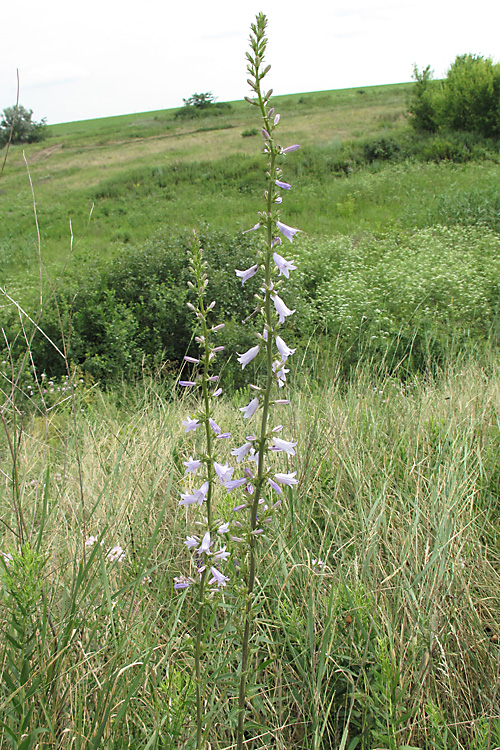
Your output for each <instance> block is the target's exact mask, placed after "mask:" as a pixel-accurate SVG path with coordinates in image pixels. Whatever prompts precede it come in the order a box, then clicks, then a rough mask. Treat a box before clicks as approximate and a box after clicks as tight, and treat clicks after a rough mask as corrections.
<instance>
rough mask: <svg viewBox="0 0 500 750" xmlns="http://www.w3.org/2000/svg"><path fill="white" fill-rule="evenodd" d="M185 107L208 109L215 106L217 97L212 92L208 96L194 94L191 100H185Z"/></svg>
mask: <svg viewBox="0 0 500 750" xmlns="http://www.w3.org/2000/svg"><path fill="white" fill-rule="evenodd" d="M182 101H183V102H184V106H185V107H198V109H207V108H208V107H210V106H211V105H212V104H215V96H214V95H213V94H212V92H211V91H207V93H206V94H193V95H192V96H190V97H189V99H183V100H182Z"/></svg>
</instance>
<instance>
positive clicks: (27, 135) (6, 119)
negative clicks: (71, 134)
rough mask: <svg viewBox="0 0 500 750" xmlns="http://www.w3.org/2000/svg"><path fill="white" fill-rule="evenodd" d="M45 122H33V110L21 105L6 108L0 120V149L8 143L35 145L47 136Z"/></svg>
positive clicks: (44, 119) (43, 120)
mask: <svg viewBox="0 0 500 750" xmlns="http://www.w3.org/2000/svg"><path fill="white" fill-rule="evenodd" d="M46 123H47V121H46V118H45V117H44V118H43V119H42V120H40V122H36V121H35V120H33V110H32V109H25V108H24V107H22V106H21V105H17V106H16V105H14V106H13V107H6V108H5V109H4V111H3V115H2V119H1V120H0V148H2V146H5V145H6V144H7V143H9V140H10V142H11V143H36V142H38V141H41V140H43V139H44V138H45V136H46V134H47V130H46V127H47V125H46Z"/></svg>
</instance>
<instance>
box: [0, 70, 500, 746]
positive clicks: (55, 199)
mask: <svg viewBox="0 0 500 750" xmlns="http://www.w3.org/2000/svg"><path fill="white" fill-rule="evenodd" d="M410 90H411V85H410V84H403V85H397V86H396V85H395V86H385V87H372V88H366V89H355V90H343V91H333V92H317V93H313V94H297V95H295V96H290V97H279V96H277V97H275V98H274V100H273V104H274V106H275V107H276V108H277V109H279V111H280V112H281V114H282V119H283V126H282V128H281V130H280V137H281V138H283V142H284V143H285V141H286V143H287V144H288V143H300V144H301V150H300V151H299V152H297V154H294V155H293V159H292V156H291V155H290V156H287V160H286V164H285V167H284V169H285V177H286V178H287V179H288V178H289V179H290V181H291V182H293V188H292V190H291V191H290V194H289V195H287V199H286V217H287V219H286V220H289V221H290V224H293V226H294V227H300V228H301V230H303V231H302V233H301V234H299V235H297V237H296V238H295V239H294V243H293V246H292V247H291V248H290V246H288V245H287V248H286V250H287V257H293V260H294V261H295V263H296V264H297V270H296V271H295V275H294V277H293V279H292V278H291V279H290V283H289V286H288V289H287V295H288V296H285V300H286V301H288V303H289V304H290V306H293V307H294V308H296V310H297V312H296V315H295V317H294V319H293V322H292V323H288V324H287V328H286V330H285V333H286V338H287V341H289V343H291V344H293V346H296V347H297V353H296V355H295V359H296V361H295V362H294V372H293V373H291V374H290V376H289V382H288V383H287V387H286V388H285V389H283V390H285V391H286V397H287V398H289V399H290V402H291V407H289V408H288V410H287V411H283V416H282V417H281V419H282V422H283V430H284V431H285V432H286V433H287V434H289V435H293V436H295V437H296V438H298V437H299V436H300V450H299V449H297V455H296V456H293V458H292V457H291V456H289V455H288V454H287V455H285V456H283V454H279V455H278V456H277V458H276V465H277V467H278V468H279V469H280V471H283V472H287V471H290V470H291V469H293V470H294V471H296V472H297V479H298V484H297V486H296V487H295V488H292V487H285V488H284V491H283V501H282V506H281V510H280V512H279V514H276V516H275V517H273V520H272V522H271V523H270V526H269V528H268V529H266V534H265V536H264V541H263V543H262V546H261V561H260V567H259V573H258V577H257V582H256V588H255V593H254V602H255V604H254V606H255V609H256V612H258V618H256V620H255V622H254V633H253V639H252V643H253V645H254V646H255V647H256V648H257V647H258V650H256V651H255V655H254V656H253V657H252V663H251V679H250V684H249V686H248V696H247V700H246V710H247V714H248V717H249V725H248V726H249V734H248V735H247V736H246V737H245V746H246V747H249V748H276V749H277V750H284V749H285V748H287V749H290V748H293V750H299V749H300V750H302V749H304V750H320V749H323V750H330V748H340V750H355V748H360V749H363V750H377V749H378V750H381V749H382V748H383V749H387V750H417V749H418V750H430V749H432V750H494V748H497V747H498V746H500V699H499V696H498V679H499V670H500V650H499V649H500V629H499V627H498V623H499V620H500V606H499V600H498V586H499V571H500V539H499V537H498V520H499V493H500V459H499V455H500V452H499V448H500V368H499V359H498V349H497V346H498V321H499V318H498V311H499V301H500V294H499V293H500V287H499V278H500V275H499V271H500V268H499V263H500V260H499V258H500V253H499V250H500V234H499V233H500V222H499V218H498V217H499V215H500V214H499V208H500V190H499V188H498V169H499V167H498V158H499V157H498V148H497V147H496V146H495V144H494V143H491V142H486V141H484V140H481V139H478V138H473V137H471V136H467V135H463V136H460V137H453V136H451V135H449V134H447V135H444V134H440V135H439V136H438V137H436V138H424V137H419V138H417V137H416V136H415V135H414V134H413V133H412V131H411V128H410V127H409V125H408V122H407V120H406V118H405V114H404V113H405V110H406V106H407V105H406V102H407V97H408V95H409V92H410ZM174 115H175V112H174V111H161V112H151V113H143V114H136V115H126V116H123V117H116V118H108V119H105V120H93V121H88V122H81V123H68V124H64V125H53V126H50V129H49V133H48V138H47V140H46V141H44V142H43V143H41V144H33V145H30V146H28V147H27V148H25V155H26V161H27V163H28V165H29V174H30V176H31V182H32V185H33V190H34V195H35V199H36V212H37V218H38V227H39V231H40V243H38V238H37V228H36V225H35V222H34V213H33V201H32V195H31V188H30V182H29V180H28V177H27V171H26V164H25V162H24V159H23V157H22V153H21V149H20V148H19V147H12V149H11V153H10V154H9V159H8V161H7V165H6V167H5V171H4V174H3V176H2V179H1V180H0V192H1V198H2V201H1V204H0V263H1V267H2V283H1V286H2V287H3V288H4V289H5V292H6V293H7V295H8V296H6V295H5V294H4V295H3V300H2V303H1V305H2V307H1V308H0V309H2V312H3V318H4V321H3V325H2V329H3V332H4V341H3V343H2V344H1V345H0V352H1V355H2V360H1V363H0V378H1V382H2V385H1V391H0V398H1V399H2V400H1V401H0V403H1V411H0V415H1V421H2V432H1V436H0V471H1V475H2V482H1V484H0V519H1V527H0V550H1V551H2V555H1V556H0V592H1V594H0V595H1V596H2V600H3V601H2V608H1V613H0V621H1V622H2V631H1V632H2V635H1V637H0V640H1V649H2V651H1V653H2V660H1V663H0V717H1V718H0V746H1V747H2V748H3V747H5V748H16V750H28V749H31V748H40V750H42V749H43V750H48V749H49V748H61V749H62V748H68V749H69V748H75V749H77V750H80V749H81V750H90V748H94V749H97V748H105V749H106V750H124V749H125V748H134V749H135V748H144V750H167V749H172V750H173V749H174V748H186V749H187V748H191V747H195V745H194V734H195V724H196V690H197V680H196V679H195V678H194V676H193V664H194V650H195V641H196V639H197V627H198V622H199V621H198V617H199V615H198V609H197V607H198V603H197V601H196V597H195V596H193V592H192V591H191V590H190V589H189V588H188V589H184V590H182V589H181V590H178V589H177V590H176V589H175V588H174V586H173V581H174V579H179V577H182V576H183V575H185V574H186V570H187V569H188V566H189V564H190V563H189V554H188V551H187V550H186V546H185V542H184V541H183V540H184V539H185V537H186V535H187V534H192V533H196V523H197V522H196V521H194V522H193V519H192V515H191V514H190V513H188V512H187V509H186V508H184V507H180V506H179V493H180V491H181V487H185V481H186V480H185V469H184V466H185V465H186V463H185V462H186V460H188V457H190V455H191V454H192V453H193V450H196V451H199V452H202V451H203V448H202V446H201V438H200V437H199V436H198V435H196V437H195V438H194V443H193V438H192V436H190V435H186V431H185V430H184V427H183V425H182V420H183V419H185V418H186V415H187V414H193V413H194V412H196V410H197V409H198V408H200V399H197V398H196V397H195V396H193V395H190V394H189V393H188V392H186V391H185V390H183V391H182V392H181V389H179V387H178V378H179V370H180V368H181V363H182V361H183V356H184V355H185V354H188V355H192V354H194V349H193V346H194V343H193V335H194V329H193V325H192V323H191V322H189V320H188V317H187V314H186V302H190V303H191V302H192V299H193V298H192V297H191V296H189V294H190V293H189V290H188V287H187V281H188V280H189V271H188V258H189V239H188V237H189V232H190V230H191V229H192V228H193V226H196V227H197V228H198V229H199V236H200V239H201V242H202V246H203V248H204V252H205V256H206V258H207V260H208V264H209V265H208V275H209V279H208V293H209V294H210V295H212V298H213V299H214V300H216V307H215V310H216V312H217V316H218V318H217V320H220V321H224V322H225V323H226V329H225V331H224V332H223V333H221V339H220V340H221V341H222V342H223V343H224V345H225V346H226V351H225V352H224V353H223V354H220V355H218V361H220V362H221V363H222V372H221V384H222V385H223V388H224V394H223V395H222V396H221V397H219V399H218V400H217V402H216V404H215V406H214V414H213V416H214V419H215V421H216V422H217V423H218V424H224V425H227V429H228V430H230V431H231V433H232V435H233V436H234V437H235V439H236V440H240V442H241V441H243V440H244V439H245V435H246V431H248V427H245V424H246V423H245V422H244V421H243V420H242V417H241V414H240V412H239V411H238V409H241V408H242V407H243V406H244V405H245V403H246V401H247V396H246V388H245V383H246V382H248V379H247V378H246V374H247V372H248V370H250V372H251V377H254V378H256V379H258V378H259V377H260V375H261V371H260V366H258V365H255V367H254V366H253V364H252V365H249V367H248V370H246V371H245V373H244V375H245V380H243V377H242V372H241V369H240V367H239V366H238V364H237V363H235V360H236V357H237V354H238V352H240V351H242V350H244V348H246V346H251V344H252V343H255V337H254V335H253V329H252V321H251V320H250V322H248V321H247V323H245V326H244V325H243V324H242V322H241V321H242V319H244V318H245V319H247V318H249V317H251V315H252V309H253V305H254V301H253V300H254V294H255V293H258V292H259V286H258V284H257V283H256V285H255V286H252V282H249V283H248V285H246V286H245V289H242V286H241V284H240V282H239V280H238V279H237V278H236V277H235V275H234V267H235V266H236V267H238V268H245V267H246V265H244V264H245V263H249V262H251V261H250V259H251V257H252V253H254V252H255V249H256V248H258V240H257V239H256V238H255V237H254V236H253V235H254V233H250V234H246V235H243V234H242V230H244V229H249V228H250V227H251V226H252V225H253V224H254V223H255V221H256V211H257V210H259V207H260V205H259V201H260V196H261V193H262V189H263V182H262V173H263V160H262V156H261V154H259V151H260V150H261V146H262V141H261V136H260V129H259V127H258V123H256V122H255V116H254V112H253V111H252V109H251V108H250V107H248V106H247V105H246V104H245V103H243V102H232V103H231V109H230V110H229V111H228V112H224V113H223V114H221V115H218V116H216V117H215V116H214V117H207V118H202V119H195V120H180V119H178V118H177V119H176V118H175V116H174ZM254 130H256V131H257V132H256V133H253V131H254ZM92 206H94V208H93V210H92V213H91V217H90V220H89V214H90V212H91V207H92ZM70 219H71V228H70V224H69V220H70ZM72 233H73V235H74V240H73V239H72ZM11 300H14V302H12V301H11ZM16 302H17V303H18V304H17V305H16V304H15V303H16ZM19 305H21V306H22V307H23V309H24V310H25V311H26V312H29V315H30V317H29V318H27V317H26V315H25V314H24V313H20V311H19ZM183 367H184V370H183V375H182V376H184V377H187V373H188V369H187V365H186V363H184V365H183ZM219 442H220V443H221V444H222V443H223V442H224V441H219ZM193 445H194V448H193ZM218 460H220V461H221V463H222V462H223V461H229V462H230V461H231V460H233V459H232V458H231V455H230V449H229V447H227V448H225V447H221V448H220V458H219V459H218ZM189 481H190V482H191V481H192V482H194V479H193V480H189ZM219 503H220V508H221V513H224V512H226V511H229V512H231V508H232V505H233V500H231V499H230V497H228V496H227V497H226V495H225V493H224V495H222V494H221V496H220V498H219ZM199 520H200V521H201V520H202V519H201V515H200V519H199ZM237 562H238V561H236V563H235V566H236V567H237ZM218 597H219V598H218V600H217V602H218V603H217V606H214V607H213V611H212V614H211V616H210V618H207V622H206V623H205V628H204V630H203V634H202V640H203V641H204V643H205V645H206V649H207V653H209V654H210V679H209V681H208V682H207V684H206V686H205V689H206V698H207V705H209V706H211V708H210V709H208V708H207V712H208V713H207V716H209V718H210V734H209V738H208V742H207V747H210V748H213V749H214V750H215V749H216V748H217V749H218V750H229V749H230V748H234V747H236V744H235V733H236V727H237V700H238V698H237V696H238V683H237V679H236V676H235V675H236V671H237V670H236V666H235V664H236V662H235V659H236V657H235V654H236V653H237V651H238V648H239V644H240V641H241V629H240V627H241V624H240V621H239V620H238V617H237V615H236V614H235V611H236V610H237V609H238V607H239V606H240V604H241V594H240V593H239V592H238V591H237V590H236V589H232V587H231V586H227V588H224V590H223V592H222V593H219V594H218Z"/></svg>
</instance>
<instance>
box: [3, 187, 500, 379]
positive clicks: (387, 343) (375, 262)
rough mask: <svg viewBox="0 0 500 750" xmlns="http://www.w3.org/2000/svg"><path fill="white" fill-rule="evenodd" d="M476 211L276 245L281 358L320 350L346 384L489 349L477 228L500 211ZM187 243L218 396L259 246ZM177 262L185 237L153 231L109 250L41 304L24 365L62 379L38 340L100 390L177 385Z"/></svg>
mask: <svg viewBox="0 0 500 750" xmlns="http://www.w3.org/2000/svg"><path fill="white" fill-rule="evenodd" d="M483 198H484V196H482V195H476V194H474V193H472V192H471V193H470V194H467V195H466V194H465V193H464V194H456V195H452V194H449V195H447V196H443V201H442V204H441V207H440V211H441V214H442V218H443V220H446V218H447V217H448V218H450V221H451V217H452V216H453V215H454V213H457V215H458V216H459V217H460V220H461V221H462V223H463V224H469V225H470V226H469V227H464V226H455V227H453V228H451V227H443V226H442V227H439V226H438V227H433V228H432V229H424V230H419V231H416V232H414V233H404V232H398V231H393V232H391V233H389V234H387V235H384V236H381V237H375V236H373V235H359V236H357V237H356V238H349V237H341V236H337V237H333V238H330V239H317V238H316V239H314V238H308V237H302V238H301V237H300V236H299V237H298V238H297V239H296V240H295V242H294V244H293V246H289V245H288V243H287V245H286V246H284V247H283V248H282V250H281V252H282V253H283V254H284V255H285V257H287V258H289V259H294V260H296V262H297V266H298V270H297V271H296V272H294V273H293V274H291V276H290V281H289V284H287V290H288V293H287V295H286V298H285V302H286V303H287V304H288V305H289V306H290V307H291V308H292V309H295V310H296V311H297V313H296V315H295V316H294V317H293V318H292V319H291V321H290V322H289V323H288V325H287V330H286V340H287V342H288V343H289V345H290V346H295V345H296V343H297V339H302V342H303V345H304V347H305V348H308V344H307V342H310V343H313V344H314V346H315V347H316V346H317V345H319V346H320V348H321V347H324V348H325V349H331V347H332V343H333V345H334V347H335V349H336V351H337V353H338V355H339V361H340V362H341V363H342V367H343V368H344V374H348V371H349V368H350V367H353V366H354V367H355V366H357V365H358V364H359V362H360V361H361V360H369V361H376V362H378V365H379V367H380V368H381V369H384V368H385V369H388V370H391V369H392V368H394V367H396V365H397V364H398V363H399V362H401V361H404V362H405V369H407V370H410V371H416V370H425V369H426V368H427V367H428V366H429V365H432V364H433V363H438V364H439V363H440V362H443V361H444V360H445V359H446V358H447V357H448V356H449V352H450V346H451V345H457V346H466V345H467V346H468V345H469V344H471V343H472V344H474V345H480V346H481V345H483V344H484V343H488V342H493V343H495V342H497V340H498V339H499V336H500V332H499V329H498V322H499V320H500V318H499V316H498V310H499V305H500V282H499V279H500V239H499V237H498V235H496V234H495V233H494V232H493V231H491V229H488V228H487V226H486V224H487V223H488V221H487V219H488V217H489V220H490V226H495V225H494V222H495V221H498V220H497V219H496V218H495V217H497V216H498V210H497V207H498V206H499V205H500V198H499V196H498V195H497V193H496V192H495V191H493V190H492V191H491V195H490V197H489V199H488V200H489V214H488V215H486V214H485V213H484V210H483V208H482V207H483V203H484V200H483ZM441 214H440V216H441ZM436 218H439V217H436ZM454 223H456V222H454ZM476 225H479V226H476ZM200 239H201V242H202V246H203V248H204V254H205V258H206V259H207V263H208V267H209V273H208V277H209V287H208V292H209V295H210V299H211V300H212V299H213V300H214V301H215V303H216V304H215V315H214V321H216V322H224V324H225V330H224V331H222V333H221V334H220V340H221V343H222V344H224V345H225V347H226V350H225V352H224V353H223V354H222V355H220V360H221V365H222V369H223V372H224V379H225V383H226V387H230V388H234V389H238V388H240V387H242V386H243V380H242V377H241V368H240V366H239V365H238V364H237V359H236V355H237V354H238V353H241V352H242V351H245V350H246V349H248V348H250V347H251V346H253V344H254V342H255V337H254V331H255V330H260V327H261V321H260V318H259V317H258V316H256V315H254V312H255V304H256V303H255V298H254V295H255V294H256V293H257V292H258V291H259V285H258V281H257V277H255V278H252V279H250V280H249V281H248V282H246V283H245V285H244V286H242V284H241V282H240V281H239V279H237V277H236V275H235V273H234V269H235V268H239V269H245V268H247V267H248V266H249V265H250V264H251V261H250V259H251V258H252V257H255V255H254V253H255V247H254V246H255V243H258V242H259V236H258V234H257V233H254V232H251V233H248V234H242V233H240V234H238V235H234V234H229V233H227V232H223V231H214V230H210V229H208V228H204V229H202V230H201V232H200ZM187 252H188V237H187V236H186V235H185V234H180V233H178V232H170V231H168V230H163V231H161V232H158V233H157V234H156V235H154V236H153V237H152V238H151V239H150V240H149V241H148V242H146V243H145V244H144V245H143V246H141V247H129V248H127V249H122V250H121V252H120V253H118V254H117V255H116V257H115V259H114V261H113V262H112V263H110V264H109V266H107V267H105V268H104V269H101V270H97V269H95V268H94V269H93V270H85V271H84V272H82V273H81V274H80V276H75V277H74V278H73V279H72V280H71V279H70V280H68V281H67V282H66V283H65V285H64V287H62V288H60V290H59V291H58V293H57V295H56V298H55V299H52V300H51V301H50V302H48V303H47V305H46V308H45V311H44V315H43V318H42V321H41V327H42V329H43V331H44V333H45V334H46V335H45V336H43V335H42V334H41V333H40V332H39V331H37V332H36V333H35V337H34V340H33V346H32V356H33V361H34V362H35V364H36V367H37V369H38V372H39V374H41V373H42V372H46V374H47V375H49V376H50V377H53V378H54V377H60V376H64V375H65V373H66V370H65V364H64V361H63V360H62V358H61V357H60V355H59V354H58V353H57V351H56V350H55V348H54V346H53V345H52V344H51V343H50V341H52V342H53V343H54V344H56V345H57V346H58V347H59V349H61V350H62V349H63V347H66V351H67V355H68V358H69V360H70V361H71V362H72V363H73V364H75V365H78V366H80V367H81V368H82V371H84V372H86V373H88V374H89V375H91V376H92V378H93V379H95V380H99V381H100V382H101V384H102V385H106V384H110V383H112V382H113V381H115V380H116V379H120V378H128V379H135V378H137V377H140V376H141V375H142V374H143V372H144V371H145V370H146V371H148V372H158V371H162V372H172V371H174V372H177V371H178V368H179V366H180V365H181V364H182V361H183V357H184V355H185V354H191V355H195V354H196V352H197V345H196V344H194V342H193V316H192V315H191V313H190V312H189V310H188V309H187V305H186V303H187V302H188V301H190V294H191V292H189V290H188V286H187V281H188V278H189V271H188V256H187ZM243 321H247V322H245V323H243ZM4 326H5V330H6V335H7V340H8V341H9V342H10V344H11V353H12V356H13V357H14V359H16V358H19V357H21V356H22V355H23V353H24V350H25V340H24V338H23V337H22V336H20V335H18V337H17V338H16V336H15V333H14V332H15V331H16V330H17V328H18V322H17V320H16V316H15V315H14V314H12V316H11V318H10V319H6V320H5V323H4ZM61 329H62V330H63V332H64V334H65V341H64V344H63V341H62V336H61ZM27 333H28V334H29V330H27ZM47 337H48V338H47ZM322 337H323V338H322ZM49 339H50V341H49ZM3 358H5V357H3Z"/></svg>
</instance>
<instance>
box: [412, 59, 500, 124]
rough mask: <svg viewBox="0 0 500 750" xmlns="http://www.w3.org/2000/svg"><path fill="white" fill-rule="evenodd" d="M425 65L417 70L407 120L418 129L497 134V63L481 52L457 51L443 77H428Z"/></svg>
mask: <svg viewBox="0 0 500 750" xmlns="http://www.w3.org/2000/svg"><path fill="white" fill-rule="evenodd" d="M431 77H432V74H431V70H430V67H429V66H427V67H426V68H425V69H424V70H423V71H421V72H419V71H418V69H417V68H416V67H415V69H414V78H415V81H416V84H415V88H414V92H413V96H412V98H411V100H410V104H409V108H408V111H409V115H410V121H411V123H412V124H413V126H414V127H415V128H416V129H417V130H419V131H428V132H435V131H436V130H440V129H448V130H452V131H470V132H474V133H479V134H480V135H482V136H484V137H485V138H499V137H500V63H493V61H492V59H491V58H489V57H487V58H485V57H482V56H481V55H459V56H458V57H457V58H456V59H455V61H454V63H453V64H452V65H451V67H450V69H449V70H448V73H447V75H446V78H445V80H444V81H443V82H442V84H441V83H438V82H433V81H431Z"/></svg>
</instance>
